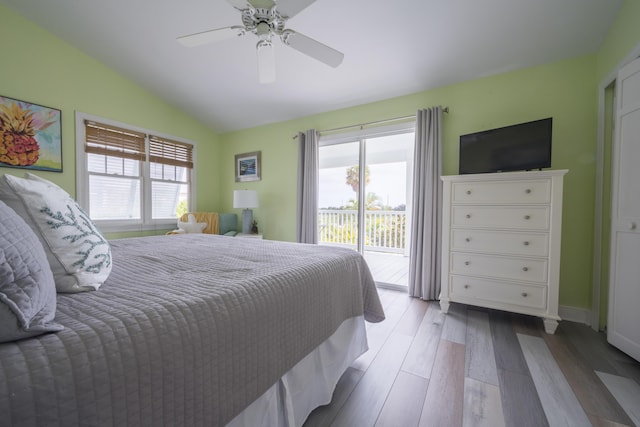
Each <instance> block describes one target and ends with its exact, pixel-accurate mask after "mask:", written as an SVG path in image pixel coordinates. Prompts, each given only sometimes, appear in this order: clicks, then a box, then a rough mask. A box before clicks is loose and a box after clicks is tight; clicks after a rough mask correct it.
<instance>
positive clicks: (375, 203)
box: [345, 193, 384, 211]
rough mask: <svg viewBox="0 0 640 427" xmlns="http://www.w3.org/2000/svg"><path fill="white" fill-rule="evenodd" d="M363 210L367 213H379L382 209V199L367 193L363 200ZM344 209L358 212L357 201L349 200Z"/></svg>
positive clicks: (374, 194)
mask: <svg viewBox="0 0 640 427" xmlns="http://www.w3.org/2000/svg"><path fill="white" fill-rule="evenodd" d="M364 206H365V209H366V210H368V211H379V210H381V209H383V208H384V206H383V204H382V198H381V197H380V196H378V195H377V194H376V193H367V195H366V196H365V199H364ZM345 208H346V209H351V210H355V211H357V210H358V200H357V199H349V201H348V202H347V205H346V206H345Z"/></svg>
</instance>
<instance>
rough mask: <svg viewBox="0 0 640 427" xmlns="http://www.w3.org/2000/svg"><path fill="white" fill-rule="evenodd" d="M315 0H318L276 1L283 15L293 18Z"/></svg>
mask: <svg viewBox="0 0 640 427" xmlns="http://www.w3.org/2000/svg"><path fill="white" fill-rule="evenodd" d="M315 1H316V0H274V3H275V4H276V7H277V9H278V12H280V15H281V16H283V17H286V18H293V17H294V16H295V15H297V14H298V13H299V12H301V11H302V10H304V9H306V8H307V7H309V6H310V5H311V4H312V3H314V2H315Z"/></svg>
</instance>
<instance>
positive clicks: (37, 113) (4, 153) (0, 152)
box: [0, 96, 62, 172]
mask: <svg viewBox="0 0 640 427" xmlns="http://www.w3.org/2000/svg"><path fill="white" fill-rule="evenodd" d="M3 123H4V125H3V126H0V166H4V167H10V168H24V169H36V170H43V171H51V172H62V131H61V129H62V112H61V111H60V110H58V109H57V108H51V107H45V106H43V105H38V104H33V103H31V102H27V101H20V100H18V99H13V98H9V97H6V96H0V124H3Z"/></svg>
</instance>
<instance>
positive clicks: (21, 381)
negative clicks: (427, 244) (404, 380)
mask: <svg viewBox="0 0 640 427" xmlns="http://www.w3.org/2000/svg"><path fill="white" fill-rule="evenodd" d="M111 244H112V250H113V262H114V266H113V271H112V273H111V275H110V276H109V278H108V280H107V281H106V282H105V284H104V285H103V286H102V287H101V288H100V289H99V290H98V291H95V292H85V293H80V294H58V308H57V314H56V321H57V322H59V323H61V324H62V325H64V327H65V329H64V330H63V331H60V332H57V333H50V334H46V335H41V336H39V337H36V338H30V339H25V340H22V341H17V342H14V343H6V344H0V425H1V426H20V427H22V426H36V425H38V426H65V427H66V426H154V427H155V426H220V425H224V424H225V423H226V422H228V421H230V420H231V419H232V418H233V417H234V416H235V415H236V414H238V413H239V412H241V411H242V409H244V408H245V407H246V406H247V405H248V404H249V403H251V402H252V401H253V400H255V399H256V398H257V397H259V396H260V395H261V394H262V393H263V392H264V391H266V389H267V388H269V387H270V386H271V385H272V384H274V383H275V382H276V381H277V379H278V378H279V377H280V376H282V375H283V374H284V373H285V372H286V371H287V370H289V369H290V368H291V367H292V366H293V365H294V364H295V363H296V362H297V361H299V360H300V359H301V358H303V357H304V356H305V355H306V354H308V353H309V352H310V351H311V350H313V349H314V348H315V347H316V346H317V345H318V344H319V343H321V342H322V341H323V340H325V339H326V338H328V337H329V336H330V335H331V334H332V333H333V332H334V331H335V330H336V329H337V327H338V326H339V325H340V324H341V323H342V321H343V320H345V319H347V318H350V317H353V316H357V315H362V314H364V316H365V319H367V320H369V321H373V322H377V321H381V320H382V319H384V313H383V310H382V307H381V305H380V301H379V299H378V294H377V293H376V289H375V286H374V282H373V279H372V277H371V273H370V272H369V269H368V267H367V265H366V263H365V262H364V260H363V258H362V257H361V256H360V255H359V254H357V253H355V252H353V251H351V250H347V249H340V248H328V247H322V246H315V245H302V244H295V243H286V242H275V241H259V240H255V239H239V238H230V237H223V236H215V235H174V236H157V237H146V238H136V239H122V240H115V241H112V242H111Z"/></svg>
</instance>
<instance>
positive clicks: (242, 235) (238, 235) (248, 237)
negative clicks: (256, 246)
mask: <svg viewBox="0 0 640 427" xmlns="http://www.w3.org/2000/svg"><path fill="white" fill-rule="evenodd" d="M236 237H244V238H247V239H262V234H253V233H246V234H245V233H238V234H236Z"/></svg>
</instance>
